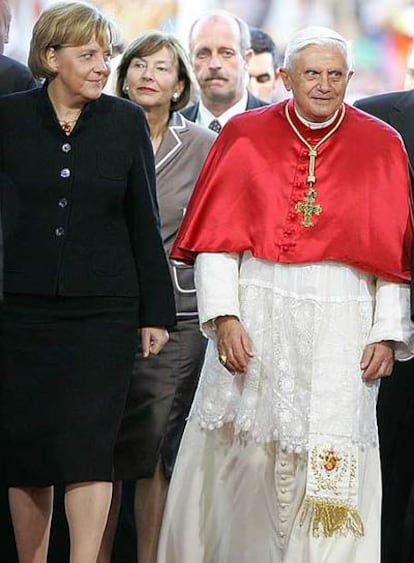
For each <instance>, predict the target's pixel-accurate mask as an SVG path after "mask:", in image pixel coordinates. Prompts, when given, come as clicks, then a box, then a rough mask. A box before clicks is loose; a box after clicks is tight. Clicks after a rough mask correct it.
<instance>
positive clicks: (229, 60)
mask: <svg viewBox="0 0 414 563" xmlns="http://www.w3.org/2000/svg"><path fill="white" fill-rule="evenodd" d="M190 50H191V60H192V64H193V68H194V72H195V75H196V78H197V81H198V83H199V86H200V90H201V97H202V99H203V102H204V103H205V104H206V105H207V107H208V105H209V103H210V104H215V103H216V104H217V103H219V104H223V103H224V104H226V103H228V105H229V107H230V106H231V105H233V104H234V103H236V102H237V101H239V99H240V98H241V97H242V95H243V92H244V88H245V76H246V56H247V58H249V57H250V55H251V53H249V54H247V55H245V54H244V53H243V54H242V53H241V50H240V32H239V28H238V26H237V24H236V22H234V21H233V20H230V19H227V18H221V17H217V18H214V19H210V20H205V21H200V22H199V23H198V24H196V25H195V27H194V29H193V32H192V37H191V44H190Z"/></svg>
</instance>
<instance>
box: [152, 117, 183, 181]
mask: <svg viewBox="0 0 414 563" xmlns="http://www.w3.org/2000/svg"><path fill="white" fill-rule="evenodd" d="M186 129H187V126H186V124H185V120H184V118H183V116H182V115H180V114H179V113H178V112H174V113H173V114H172V116H171V119H170V121H169V123H168V130H167V132H166V134H165V135H164V138H163V140H162V143H161V145H160V147H159V149H158V151H157V154H156V155H155V171H156V172H157V173H159V172H160V171H161V170H162V169H163V168H164V166H166V165H167V164H168V163H169V162H170V161H171V159H173V158H175V156H176V155H177V154H178V153H179V152H180V151H181V148H182V144H183V143H182V140H181V134H182V133H183V131H185V130H186Z"/></svg>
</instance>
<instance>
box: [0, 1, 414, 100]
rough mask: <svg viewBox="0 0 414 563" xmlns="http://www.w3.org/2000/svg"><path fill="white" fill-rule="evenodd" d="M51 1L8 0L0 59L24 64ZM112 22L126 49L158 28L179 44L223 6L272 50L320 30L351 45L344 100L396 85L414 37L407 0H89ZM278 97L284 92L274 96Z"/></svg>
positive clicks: (413, 5)
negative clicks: (206, 14) (304, 30)
mask: <svg viewBox="0 0 414 563" xmlns="http://www.w3.org/2000/svg"><path fill="white" fill-rule="evenodd" d="M53 1H54V0H11V5H12V10H13V19H12V29H11V35H10V43H9V44H8V45H7V46H6V51H5V54H8V55H9V56H12V57H14V58H16V59H18V60H20V61H22V62H26V58H27V52H28V46H29V41H30V35H31V29H32V26H33V23H34V21H35V20H36V18H37V16H38V15H39V13H40V11H41V10H42V9H43V8H44V7H46V6H48V5H50V4H51V3H53ZM92 3H94V4H96V5H98V6H100V7H101V8H102V9H103V10H104V11H105V12H106V13H107V14H108V15H111V16H112V17H113V19H115V21H116V22H117V23H118V25H119V27H120V30H121V35H122V41H123V42H124V43H125V44H126V43H128V41H129V40H131V39H132V38H134V37H135V36H136V35H137V34H138V33H139V32H141V31H143V30H145V29H149V28H159V29H162V30H164V31H168V32H171V33H174V34H176V35H177V36H178V37H179V38H180V39H181V40H182V41H183V43H184V44H185V45H186V44H187V33H188V29H189V26H190V24H191V22H192V21H193V20H194V19H195V17H197V16H198V15H199V14H200V13H202V12H203V11H205V10H209V9H215V8H223V9H226V10H229V11H230V12H233V13H234V14H236V15H238V16H240V17H241V18H243V19H244V20H245V21H246V22H247V23H248V24H249V25H253V26H256V27H260V28H262V29H263V30H264V31H266V32H267V33H269V34H270V35H271V36H272V38H273V39H274V41H275V43H276V45H277V47H278V49H279V51H280V53H283V50H284V46H285V44H286V42H287V40H288V39H289V38H290V36H291V35H292V33H293V32H294V31H295V30H297V29H298V28H301V27H304V26H307V25H327V26H329V27H333V28H334V29H336V30H337V31H339V32H340V33H342V34H343V35H344V36H345V37H346V38H347V39H349V40H350V41H351V42H352V45H353V52H354V63H355V64H354V66H355V70H356V74H355V76H354V77H353V79H352V81H351V84H350V87H349V89H348V100H347V101H350V102H352V101H353V100H354V99H356V98H358V97H361V96H365V95H369V94H373V93H379V92H384V91H389V90H397V89H401V88H403V87H404V78H405V75H406V72H407V64H408V61H409V51H410V46H411V43H412V39H413V36H414V0H412V1H409V0H93V1H92ZM280 96H281V97H283V96H284V92H281V93H280Z"/></svg>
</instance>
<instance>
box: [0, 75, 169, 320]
mask: <svg viewBox="0 0 414 563" xmlns="http://www.w3.org/2000/svg"><path fill="white" fill-rule="evenodd" d="M0 123H1V127H0V174H1V177H0V181H1V184H2V186H1V187H2V200H1V208H2V217H3V223H4V250H5V252H4V291H5V292H10V293H23V294H38V295H64V296H88V295H90V296H125V297H129V296H139V298H140V325H141V326H149V325H154V326H162V325H171V324H174V322H175V309H174V298H173V292H172V285H171V278H170V275H169V271H168V265H167V261H166V257H165V253H164V249H163V245H162V240H161V236H160V232H159V217H158V207H157V203H156V195H155V170H154V157H153V151H152V146H151V142H150V139H149V134H148V127H147V122H146V119H145V116H144V113H143V111H142V110H141V109H140V108H138V106H136V105H135V104H133V103H131V102H128V101H126V100H122V99H120V98H116V97H113V96H106V95H102V96H101V97H100V98H99V99H98V100H95V101H93V102H90V103H89V104H87V106H86V107H85V109H84V111H83V112H82V114H81V116H80V118H79V120H78V123H77V125H76V127H75V129H74V130H73V132H72V134H71V135H70V136H69V137H68V136H66V135H65V133H64V132H63V130H62V129H61V127H60V126H59V123H58V122H57V120H56V117H55V113H54V111H53V108H52V105H51V103H50V100H49V98H48V95H47V89H46V87H45V86H44V87H43V88H36V89H34V90H29V91H27V92H21V93H18V94H12V95H10V96H4V97H3V98H0Z"/></svg>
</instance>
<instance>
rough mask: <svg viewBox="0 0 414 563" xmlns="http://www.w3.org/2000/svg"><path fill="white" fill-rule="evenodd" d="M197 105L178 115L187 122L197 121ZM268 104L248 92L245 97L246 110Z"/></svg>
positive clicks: (181, 111)
mask: <svg viewBox="0 0 414 563" xmlns="http://www.w3.org/2000/svg"><path fill="white" fill-rule="evenodd" d="M199 105H200V104H199V103H198V102H196V103H195V104H193V105H191V106H188V107H187V108H185V109H183V110H180V113H181V114H182V115H183V116H184V117H185V118H186V119H188V120H189V121H194V122H195V121H196V120H197V114H198V107H199ZM267 105H268V103H267V102H264V101H263V100H260V99H259V98H256V97H255V96H253V95H252V94H250V92H249V93H248V95H247V106H246V110H248V109H255V108H261V107H262V106H267Z"/></svg>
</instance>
